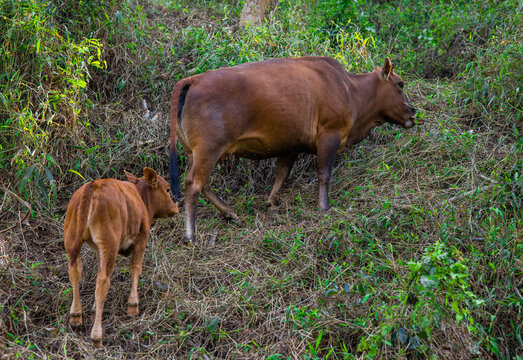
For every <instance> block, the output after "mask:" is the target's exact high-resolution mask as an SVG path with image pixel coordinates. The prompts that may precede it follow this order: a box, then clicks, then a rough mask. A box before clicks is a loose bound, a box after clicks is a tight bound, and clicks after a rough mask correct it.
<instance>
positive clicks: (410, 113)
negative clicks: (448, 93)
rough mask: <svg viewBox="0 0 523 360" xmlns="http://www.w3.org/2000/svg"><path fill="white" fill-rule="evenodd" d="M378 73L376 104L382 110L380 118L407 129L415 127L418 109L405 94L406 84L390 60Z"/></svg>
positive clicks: (386, 60)
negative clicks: (404, 87) (395, 71)
mask: <svg viewBox="0 0 523 360" xmlns="http://www.w3.org/2000/svg"><path fill="white" fill-rule="evenodd" d="M378 71H379V77H380V81H379V84H378V88H377V91H376V102H377V105H378V106H379V108H380V109H381V113H380V117H381V118H382V119H383V120H384V121H387V122H390V123H393V124H397V125H400V126H403V127H404V128H406V129H408V128H411V127H413V126H414V115H416V109H414V107H412V105H411V104H410V101H409V99H408V97H407V95H406V94H405V93H404V92H403V86H404V83H403V81H402V80H401V78H400V77H399V76H398V75H396V74H395V73H394V71H393V70H392V63H391V62H390V59H389V58H387V59H385V64H384V65H383V68H381V70H378ZM418 123H420V122H419V121H418Z"/></svg>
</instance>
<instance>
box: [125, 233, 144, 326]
mask: <svg viewBox="0 0 523 360" xmlns="http://www.w3.org/2000/svg"><path fill="white" fill-rule="evenodd" d="M148 238H149V233H148V232H146V233H145V234H144V235H143V236H142V237H141V238H140V239H139V240H138V241H137V242H136V245H135V248H134V252H133V259H132V260H131V265H130V267H129V272H130V273H131V293H130V294H129V300H128V302H127V315H130V316H134V315H138V313H139V307H138V304H139V300H138V280H139V278H140V275H141V274H142V261H143V253H144V251H145V246H146V245H147V241H148Z"/></svg>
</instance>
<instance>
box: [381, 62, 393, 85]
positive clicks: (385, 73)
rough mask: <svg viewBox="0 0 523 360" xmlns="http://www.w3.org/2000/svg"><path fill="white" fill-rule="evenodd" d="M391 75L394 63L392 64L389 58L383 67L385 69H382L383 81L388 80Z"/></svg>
mask: <svg viewBox="0 0 523 360" xmlns="http://www.w3.org/2000/svg"><path fill="white" fill-rule="evenodd" d="M391 73H392V63H391V62H390V59H389V58H386V59H385V64H384V65H383V68H382V69H381V78H382V79H383V80H388V79H389V76H390V74H391Z"/></svg>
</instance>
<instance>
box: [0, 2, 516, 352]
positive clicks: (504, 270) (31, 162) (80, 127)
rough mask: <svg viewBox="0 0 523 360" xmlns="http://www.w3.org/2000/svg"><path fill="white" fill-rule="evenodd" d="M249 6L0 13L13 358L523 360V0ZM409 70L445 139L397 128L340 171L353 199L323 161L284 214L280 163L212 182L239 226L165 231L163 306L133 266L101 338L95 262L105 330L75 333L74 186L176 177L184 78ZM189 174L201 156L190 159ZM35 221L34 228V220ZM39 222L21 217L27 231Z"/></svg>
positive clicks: (155, 236)
mask: <svg viewBox="0 0 523 360" xmlns="http://www.w3.org/2000/svg"><path fill="white" fill-rule="evenodd" d="M241 6H242V2H241V1H233V0H229V1H203V0H199V1H188V0H173V1H167V0H154V1H153V0H140V1H116V0H103V1H81V2H78V1H72V0H51V1H40V0H27V1H26V0H22V1H0V36H1V37H2V39H1V40H2V41H0V199H1V201H0V214H1V216H0V231H2V230H7V229H8V228H10V227H12V226H13V227H12V228H10V229H9V230H7V231H4V232H2V233H0V353H1V354H5V355H6V356H7V358H16V357H20V358H24V359H28V358H45V357H47V356H48V357H50V358H64V359H65V358H82V357H97V358H98V357H100V358H114V359H117V358H122V357H126V358H160V357H167V358H188V359H232V358H234V359H244V358H250V359H316V358H319V359H324V358H328V359H362V358H365V359H366V358H370V359H407V358H408V359H426V358H429V359H521V358H523V350H522V349H523V326H522V324H523V319H522V318H523V295H522V293H523V242H522V239H523V216H522V215H523V137H522V131H523V126H522V124H523V121H522V111H523V109H522V105H521V104H522V103H523V95H522V94H523V90H522V84H523V72H522V71H521V69H523V42H522V39H523V31H522V29H523V23H522V16H521V14H522V13H523V5H522V3H521V1H518V0H505V1H496V2H486V1H479V0H472V1H459V0H452V1H430V2H429V1H406V0H390V1H363V0H358V1H343V0H326V1H312V2H311V1H302V0H294V1H284V0H280V2H279V5H278V6H277V8H274V7H271V8H270V9H269V12H268V13H267V21H266V23H265V24H264V25H263V26H262V27H260V28H247V29H246V30H245V31H242V30H240V29H239V27H238V23H239V14H240V11H241ZM301 55H328V56H332V57H333V58H335V59H337V60H338V61H339V62H340V63H342V64H343V66H344V67H345V68H346V69H347V71H349V72H353V73H361V72H367V71H371V70H373V69H374V68H375V67H378V66H381V65H382V64H383V60H384V58H385V57H386V56H389V57H391V58H392V59H393V62H394V64H395V70H396V71H397V72H398V73H399V74H400V75H401V76H402V78H403V79H404V80H405V82H406V91H407V93H408V95H409V97H410V99H411V101H412V103H413V104H414V105H415V106H416V107H417V108H418V109H419V114H418V116H419V118H421V119H423V120H424V121H425V124H424V125H422V126H416V127H414V128H412V129H409V130H404V129H399V128H397V127H394V126H391V125H386V126H384V127H382V128H379V129H375V130H373V132H372V133H371V134H370V135H369V137H368V138H367V139H366V140H365V141H363V142H362V143H361V144H359V145H357V146H355V147H352V148H349V149H346V151H345V153H344V154H342V155H341V156H339V157H338V159H337V161H336V164H335V171H334V173H333V179H332V184H331V187H330V197H331V202H332V208H331V209H330V210H329V212H326V213H325V212H321V211H319V210H318V207H317V198H318V194H317V192H318V189H317V186H318V184H317V178H316V169H315V157H314V156H308V155H301V156H300V158H299V160H298V162H297V163H296V165H295V167H294V168H293V172H292V174H291V176H290V178H289V179H288V180H287V181H286V182H285V185H284V189H283V190H282V192H281V194H280V200H281V204H282V205H281V209H280V212H279V213H278V214H276V213H273V212H270V211H268V210H267V209H266V208H265V207H264V202H265V200H266V198H267V196H268V193H269V191H270V188H271V186H272V179H273V177H274V170H273V165H274V161H273V160H266V161H261V162H255V161H249V160H244V159H233V160H232V161H231V162H229V163H226V164H223V165H221V166H219V167H218V168H217V170H216V171H215V172H214V174H213V176H212V178H211V181H212V186H213V188H215V189H216V190H217V192H218V193H220V194H221V195H223V196H224V198H226V199H227V200H228V202H229V203H230V204H231V205H232V206H233V207H234V208H235V210H236V212H237V214H238V215H239V216H240V219H241V220H242V222H243V224H242V226H235V225H232V224H230V223H227V222H226V221H224V220H222V219H221V218H220V217H219V214H218V212H217V211H216V209H215V208H214V207H213V206H212V205H211V204H209V203H208V202H207V201H206V200H205V199H203V198H202V199H200V207H199V208H198V223H197V241H196V245H197V246H196V247H194V248H186V247H184V246H182V245H181V244H180V243H179V240H180V239H181V236H182V235H183V229H184V220H183V216H181V215H180V216H177V217H175V218H174V219H168V220H161V221H158V222H157V224H156V225H155V227H154V228H153V230H152V234H151V240H150V243H149V245H148V248H147V251H146V254H145V257H144V269H143V274H142V276H141V282H140V288H139V292H140V301H141V304H140V315H139V316H138V317H137V318H130V317H127V316H126V315H125V308H126V302H127V296H128V291H129V286H130V279H129V275H128V271H127V270H128V267H129V260H128V259H126V258H120V259H119V260H118V262H117V265H116V269H115V272H114V274H113V278H112V284H111V290H110V292H109V296H108V299H107V302H106V305H105V314H104V345H105V347H104V349H102V350H94V349H93V348H92V344H91V342H90V339H89V332H90V327H91V325H92V320H91V319H90V311H89V309H90V304H91V303H92V302H93V300H94V287H95V278H96V266H97V264H96V256H95V255H94V254H93V253H92V252H90V251H88V250H87V246H86V249H84V251H82V258H83V261H84V274H83V282H82V286H81V293H82V300H83V305H84V310H85V313H84V323H85V326H84V327H83V328H81V329H79V330H73V329H71V328H70V326H69V324H68V320H69V316H68V312H69V306H70V304H71V299H72V294H71V293H70V290H71V288H70V283H69V278H68V274H67V257H66V255H65V252H64V249H63V231H62V226H63V218H64V214H65V209H66V206H67V201H68V200H69V198H70V196H71V194H72V193H73V192H74V191H75V190H76V189H77V188H78V187H80V186H81V184H83V183H85V182H86V181H89V180H92V179H97V178H102V177H113V178H118V179H123V178H124V176H123V170H124V169H125V170H128V171H131V172H133V173H135V174H140V172H141V169H142V168H143V167H144V166H150V167H153V168H155V169H156V170H157V171H158V172H159V173H160V174H162V175H165V176H168V151H167V149H168V141H169V140H168V139H169V125H168V112H169V99H170V95H171V94H170V92H171V89H172V87H173V86H174V84H175V82H176V81H177V80H179V79H181V78H183V77H185V76H189V75H192V74H195V73H201V72H205V71H207V70H210V69H215V68H218V67H223V66H231V65H235V64H238V63H243V62H247V61H256V60H261V59H266V58H271V57H287V56H292V57H295V56H301ZM179 154H180V162H181V164H182V167H183V169H185V163H186V159H185V155H184V153H183V151H182V150H181V147H180V151H179ZM28 207H30V210H29V216H28V218H27V219H26V220H24V221H23V222H22V221H21V220H22V218H24V216H25V214H26V213H28ZM20 222H21V223H20Z"/></svg>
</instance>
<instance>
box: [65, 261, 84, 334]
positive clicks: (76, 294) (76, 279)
mask: <svg viewBox="0 0 523 360" xmlns="http://www.w3.org/2000/svg"><path fill="white" fill-rule="evenodd" d="M68 268H69V279H70V280H71V285H72V287H73V303H72V304H71V310H70V311H69V323H70V324H71V325H72V326H79V325H82V302H81V301H80V280H81V279H82V261H81V260H80V256H78V257H77V259H76V262H75V263H74V264H73V265H71V263H69V264H68Z"/></svg>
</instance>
